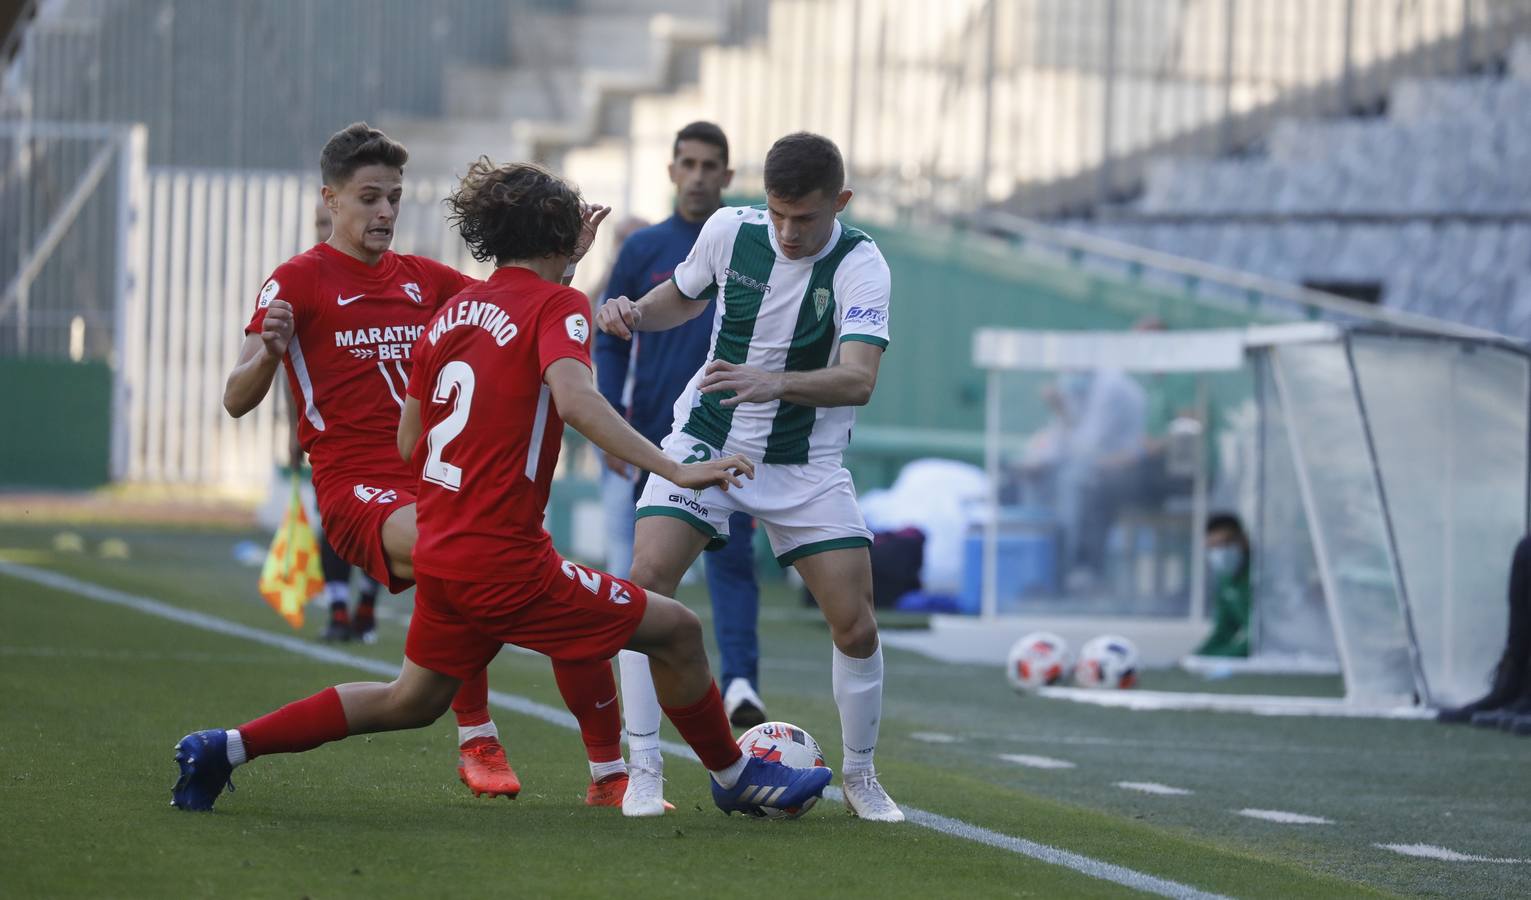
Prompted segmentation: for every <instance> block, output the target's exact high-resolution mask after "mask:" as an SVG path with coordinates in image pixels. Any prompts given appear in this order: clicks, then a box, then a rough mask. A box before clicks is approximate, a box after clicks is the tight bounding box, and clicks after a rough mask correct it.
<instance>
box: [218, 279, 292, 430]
mask: <svg viewBox="0 0 1531 900" xmlns="http://www.w3.org/2000/svg"><path fill="white" fill-rule="evenodd" d="M292 328H293V324H292V305H291V304H289V303H288V302H287V301H285V300H273V301H271V305H270V306H269V307H267V309H266V317H265V320H264V321H263V322H262V323H261V330H260V334H248V335H245V342H244V344H243V345H241V346H240V348H239V361H238V362H236V363H235V364H234V371H232V372H230V373H229V378H228V381H226V382H224V385H223V408H224V409H226V410H228V412H229V415H231V416H233V417H234V418H236V419H237V418H239V417H240V416H242V415H244V414H245V413H247V412H249V411H250V410H252V409H254V408H255V407H257V406H259V405H260V402H261V401H262V400H264V399H266V393H267V392H268V391H270V390H271V381H272V379H273V378H275V377H276V370H277V369H278V368H280V367H281V365H282V357H283V356H286V355H287V345H288V343H290V342H291V341H292Z"/></svg>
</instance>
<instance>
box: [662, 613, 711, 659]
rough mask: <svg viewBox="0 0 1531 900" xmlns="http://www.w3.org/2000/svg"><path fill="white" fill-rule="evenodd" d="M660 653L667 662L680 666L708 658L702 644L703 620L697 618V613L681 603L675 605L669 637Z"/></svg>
mask: <svg viewBox="0 0 1531 900" xmlns="http://www.w3.org/2000/svg"><path fill="white" fill-rule="evenodd" d="M659 653H660V654H661V655H662V656H663V657H664V658H665V661H666V662H668V663H670V664H671V665H678V666H684V665H688V664H691V663H694V662H695V661H696V660H697V659H699V658H705V657H706V655H707V649H706V647H705V645H704V644H703V643H702V620H701V619H698V618H697V616H696V613H694V612H692V611H691V610H689V609H687V608H686V607H684V606H682V605H680V604H679V603H676V604H675V609H674V611H673V612H672V613H671V617H670V627H669V629H668V636H667V639H666V640H665V641H664V646H663V647H662V648H660V650H659Z"/></svg>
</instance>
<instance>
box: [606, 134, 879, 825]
mask: <svg viewBox="0 0 1531 900" xmlns="http://www.w3.org/2000/svg"><path fill="white" fill-rule="evenodd" d="M765 188H766V203H765V204H764V206H762V207H725V208H723V209H720V210H718V212H717V213H715V214H714V215H713V216H712V218H711V219H709V220H708V221H707V224H706V225H705V226H703V228H702V233H701V235H700V236H699V237H698V238H697V242H696V245H695V246H694V247H693V248H692V251H691V255H690V256H688V257H687V258H686V261H685V262H683V263H681V264H680V266H679V267H677V268H676V270H675V275H674V277H673V278H672V279H671V280H670V281H667V282H665V283H663V284H661V285H659V286H658V287H656V288H654V289H653V290H651V291H649V292H648V293H647V294H645V295H644V297H643V298H642V299H641V300H639V301H636V302H634V301H633V300H631V299H629V298H626V297H618V298H615V299H612V300H608V301H607V302H606V304H605V305H604V306H602V307H601V310H600V312H599V313H598V314H597V316H596V324H597V326H598V327H599V328H601V329H602V330H603V331H605V332H607V333H608V334H613V335H616V336H617V337H620V338H624V339H628V338H630V337H631V336H632V332H633V331H663V330H665V329H667V328H673V327H675V326H676V325H679V324H681V323H682V322H685V321H688V320H689V319H691V318H693V317H695V316H696V315H698V314H699V313H700V312H701V311H702V310H703V309H704V308H705V307H706V302H705V301H707V300H708V299H711V298H712V297H717V299H718V303H717V311H716V313H715V314H714V320H713V326H712V351H711V353H710V354H709V358H708V360H707V363H706V364H705V365H704V366H703V367H702V368H701V369H700V370H699V371H698V372H697V373H696V375H695V376H693V377H692V379H691V383H690V384H689V385H688V386H687V388H686V390H685V392H684V393H683V394H682V395H681V397H680V399H679V400H678V401H677V402H676V404H675V423H674V426H673V430H672V431H671V433H670V436H669V437H668V438H666V439H665V441H664V442H663V444H662V445H661V449H662V450H664V452H666V453H668V454H669V455H670V456H671V457H673V458H674V459H677V460H685V461H697V460H705V459H714V458H717V457H719V456H723V455H727V454H731V453H740V454H743V455H744V456H746V457H748V458H750V459H751V460H753V461H755V462H756V469H755V478H754V480H753V481H749V482H746V483H745V485H744V487H743V488H735V489H733V490H730V491H727V492H724V491H722V490H717V489H709V490H704V491H691V490H681V489H679V488H677V487H676V486H675V485H673V484H671V483H669V482H668V481H665V480H664V479H663V478H659V477H657V476H651V477H650V478H649V481H648V484H647V486H646V487H645V488H644V491H643V495H642V497H641V498H640V499H639V501H638V511H637V517H638V521H637V526H636V528H635V533H634V541H633V567H632V574H631V576H630V577H631V578H632V580H633V581H635V582H637V583H638V584H640V585H642V586H643V587H645V588H648V589H650V590H654V591H657V592H659V593H665V592H666V591H669V592H671V593H673V592H674V590H675V588H676V586H677V584H678V583H679V582H680V577H681V575H682V573H684V572H685V571H686V569H687V568H688V567H689V566H690V565H691V563H692V562H693V561H695V559H696V557H697V555H698V554H700V553H701V552H702V551H703V550H704V549H707V548H708V547H711V546H718V545H720V544H721V543H722V542H723V540H724V539H725V538H726V537H727V530H728V517H729V515H730V514H731V513H734V512H744V513H747V514H749V515H751V516H754V517H755V518H756V519H758V520H759V521H760V523H761V524H762V525H763V526H764V527H765V532H766V536H767V537H768V538H769V539H770V541H771V549H772V551H773V552H774V553H775V554H776V558H777V561H778V562H780V563H781V564H782V565H783V566H787V565H791V566H794V567H796V569H797V571H798V573H799V574H801V575H802V576H803V581H804V582H805V583H806V584H807V585H808V589H809V590H810V591H812V592H813V595H814V597H815V598H817V599H818V601H819V608H820V609H821V610H822V611H823V613H824V618H825V620H826V621H827V622H828V623H829V628H830V636H831V638H832V640H833V642H834V649H833V668H832V671H833V687H834V696H835V703H836V705H837V706H838V707H839V710H840V729H841V741H842V744H843V746H844V749H845V765H844V767H843V768H842V769H841V772H842V776H843V781H844V789H845V797H846V802H847V804H848V805H849V807H850V809H851V811H852V812H854V813H855V814H856V815H859V816H861V817H862V818H865V819H871V820H873V821H881V822H898V821H902V820H903V818H904V816H903V813H902V812H900V810H899V808H898V806H897V805H896V804H895V803H894V802H893V801H892V799H890V798H889V797H888V794H887V792H886V791H885V790H884V789H883V787H882V785H881V784H880V783H879V782H878V779H877V773H876V770H875V769H874V768H873V761H872V754H873V750H874V749H875V747H876V744H877V731H878V721H879V719H880V718H881V715H882V681H883V663H882V648H881V646H880V645H879V642H878V638H877V620H876V618H875V617H874V615H873V613H872V566H871V558H870V556H869V555H868V553H867V548H868V547H869V546H870V545H871V533H870V532H869V531H867V528H866V524H865V522H864V520H863V519H862V517H861V510H860V508H859V507H858V506H857V504H856V492H855V488H854V486H853V485H852V484H851V477H850V473H849V472H847V471H846V469H845V467H844V465H843V464H842V462H841V456H842V454H843V452H844V450H845V447H846V444H848V443H849V442H850V434H851V426H852V424H853V423H854V420H855V412H854V408H855V407H857V406H861V405H864V404H865V403H866V402H867V401H868V400H869V399H871V396H872V388H873V387H874V386H875V385H876V383H877V369H878V365H879V363H880V362H881V359H882V354H883V351H884V349H886V348H887V346H888V294H889V290H890V281H889V277H888V266H887V263H885V262H884V261H883V258H882V254H881V253H879V252H878V250H877V245H876V244H874V243H873V242H872V240H871V238H869V237H867V236H866V235H865V234H864V233H862V232H860V231H857V230H856V229H854V228H849V227H846V226H844V225H842V224H841V223H840V222H839V220H838V219H837V214H838V213H840V212H841V211H842V210H844V209H845V205H846V204H847V203H848V202H849V201H850V198H851V192H850V191H849V190H847V189H846V188H845V167H844V164H843V163H842V161H841V158H840V151H839V150H838V149H837V148H836V147H835V145H834V144H833V143H832V142H831V141H829V140H828V139H827V138H824V137H821V136H819V135H815V134H806V133H798V134H791V135H788V136H786V137H784V138H782V139H781V140H779V141H777V142H776V143H775V144H774V145H773V146H772V147H771V150H770V152H769V153H768V154H767V155H766V162H765ZM637 688H638V689H640V690H641V689H645V688H646V686H644V685H638V686H637ZM646 689H647V690H648V691H649V692H651V691H652V688H651V687H647V688H646ZM633 693H634V686H633V685H629V684H627V683H626V680H624V684H623V694H624V698H623V700H624V703H623V705H624V707H626V712H627V714H628V729H629V730H632V729H633V728H634V726H635V722H634V719H633V716H634V713H635V712H638V713H639V714H640V715H641V711H642V710H643V709H644V708H645V706H651V707H652V708H653V710H654V714H655V715H654V717H655V722H654V724H655V726H657V725H658V721H657V718H658V715H657V714H658V707H657V705H654V704H653V703H652V701H649V700H646V698H644V697H639V696H633ZM661 765H662V763H661V762H660V759H659V756H658V754H657V753H654V754H650V755H647V757H646V758H643V759H640V758H638V755H637V754H634V758H633V760H632V765H631V766H630V767H629V778H630V781H629V783H628V789H627V796H626V798H624V800H623V804H622V810H623V812H624V813H626V814H627V815H660V814H662V813H663V811H664V805H663V797H662V782H661V778H660V773H661Z"/></svg>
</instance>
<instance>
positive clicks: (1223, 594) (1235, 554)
mask: <svg viewBox="0 0 1531 900" xmlns="http://www.w3.org/2000/svg"><path fill="white" fill-rule="evenodd" d="M1206 541H1207V568H1208V569H1210V570H1211V575H1212V598H1213V605H1212V609H1213V618H1212V633H1211V634H1209V635H1207V639H1206V640H1205V641H1202V644H1201V646H1200V647H1197V648H1196V655H1197V656H1248V655H1249V595H1250V589H1249V535H1247V534H1245V533H1244V524H1243V523H1242V522H1240V521H1239V517H1238V516H1235V515H1233V514H1232V513H1215V514H1213V515H1212V516H1211V517H1210V518H1208V519H1207V537H1206Z"/></svg>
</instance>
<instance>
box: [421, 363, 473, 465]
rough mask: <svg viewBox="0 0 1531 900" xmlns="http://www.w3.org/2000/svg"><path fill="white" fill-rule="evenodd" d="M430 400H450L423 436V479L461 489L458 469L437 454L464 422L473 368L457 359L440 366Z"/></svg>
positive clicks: (458, 432)
mask: <svg viewBox="0 0 1531 900" xmlns="http://www.w3.org/2000/svg"><path fill="white" fill-rule="evenodd" d="M454 392H455V393H456V395H457V396H456V398H455V399H454V398H453V396H452V395H453V393H454ZM431 399H432V400H433V401H435V402H437V403H446V402H448V401H452V412H451V414H450V415H448V416H447V417H446V418H445V419H442V420H441V421H440V422H438V423H436V427H435V428H432V429H431V430H430V433H429V434H427V435H426V436H425V447H426V451H427V452H426V456H425V473H424V478H425V480H426V481H429V482H431V483H432V484H439V485H441V486H442V487H444V488H446V489H447V490H449V491H456V490H461V489H462V468H461V467H459V466H454V465H452V464H451V463H449V462H447V461H446V460H443V459H442V458H441V454H442V452H443V451H445V450H446V448H447V444H450V443H451V442H452V440H453V439H454V438H456V437H457V436H458V435H459V434H462V430H463V429H464V428H466V427H467V425H468V409H469V407H471V406H472V405H473V367H472V366H470V365H468V364H467V363H465V362H463V361H462V360H460V359H454V360H452V361H451V362H449V363H447V364H446V365H444V366H442V367H441V372H440V374H438V375H437V376H436V387H435V390H434V391H432V394H431Z"/></svg>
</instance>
